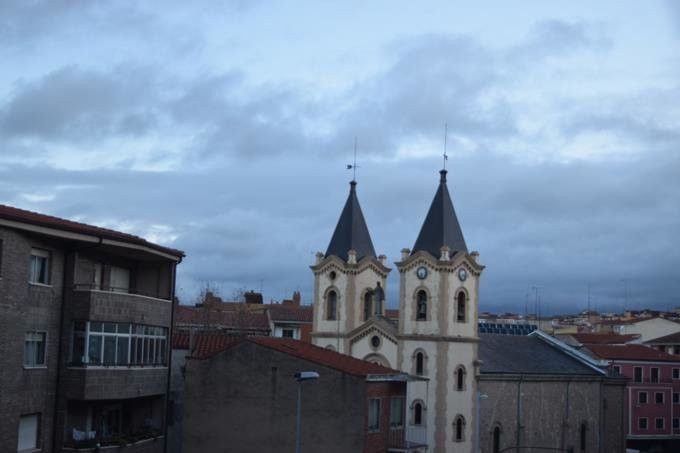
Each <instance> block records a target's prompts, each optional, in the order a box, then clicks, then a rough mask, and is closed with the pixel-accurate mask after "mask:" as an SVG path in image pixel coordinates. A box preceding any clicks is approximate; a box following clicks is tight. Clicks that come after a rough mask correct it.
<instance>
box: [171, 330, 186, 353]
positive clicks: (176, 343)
mask: <svg viewBox="0 0 680 453" xmlns="http://www.w3.org/2000/svg"><path fill="white" fill-rule="evenodd" d="M189 335H190V334H189V332H187V331H179V332H173V333H172V349H189Z"/></svg>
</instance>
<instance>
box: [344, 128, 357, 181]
mask: <svg viewBox="0 0 680 453" xmlns="http://www.w3.org/2000/svg"><path fill="white" fill-rule="evenodd" d="M357 168H359V166H358V165H357V137H356V136H354V162H353V163H351V164H347V170H353V173H354V174H353V175H352V181H353V182H356V181H357Z"/></svg>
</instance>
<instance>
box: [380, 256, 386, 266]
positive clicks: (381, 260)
mask: <svg viewBox="0 0 680 453" xmlns="http://www.w3.org/2000/svg"><path fill="white" fill-rule="evenodd" d="M378 261H380V264H382V265H383V266H384V265H385V262H386V261H387V256H385V255H380V256H379V257H378Z"/></svg>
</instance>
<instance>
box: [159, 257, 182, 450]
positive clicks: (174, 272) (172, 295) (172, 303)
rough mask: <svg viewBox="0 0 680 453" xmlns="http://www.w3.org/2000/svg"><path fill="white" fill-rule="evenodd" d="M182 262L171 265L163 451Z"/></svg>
mask: <svg viewBox="0 0 680 453" xmlns="http://www.w3.org/2000/svg"><path fill="white" fill-rule="evenodd" d="M181 262H182V257H181V256H180V257H179V260H178V261H177V262H176V263H175V264H174V265H173V266H172V286H171V287H170V328H169V329H168V343H167V346H166V353H167V354H168V377H167V381H168V382H167V384H166V387H165V429H164V433H165V442H164V443H163V451H164V452H166V453H167V451H168V424H169V423H168V422H169V420H170V380H171V378H172V333H173V330H174V326H175V284H176V282H177V266H178V265H179V263H181Z"/></svg>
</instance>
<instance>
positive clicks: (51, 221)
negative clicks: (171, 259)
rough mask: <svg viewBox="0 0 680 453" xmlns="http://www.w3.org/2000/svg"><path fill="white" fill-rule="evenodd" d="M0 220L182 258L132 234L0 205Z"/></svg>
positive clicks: (177, 251)
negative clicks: (57, 230)
mask: <svg viewBox="0 0 680 453" xmlns="http://www.w3.org/2000/svg"><path fill="white" fill-rule="evenodd" d="M0 218H2V219H6V220H12V221H15V222H21V223H28V224H31V225H38V226H42V227H48V228H55V229H59V230H64V231H69V232H72V233H80V234H87V235H93V236H99V237H103V238H105V239H110V240H116V241H121V242H127V243H130V244H136V245H143V246H145V247H149V248H151V249H154V250H158V251H160V252H163V253H167V254H169V255H174V256H178V257H180V256H184V252H183V251H181V250H177V249H173V248H169V247H163V246H161V245H158V244H154V243H152V242H149V241H147V240H146V239H143V238H141V237H139V236H134V235H132V234H127V233H121V232H120V231H115V230H110V229H108V228H101V227H97V226H93V225H87V224H85V223H79V222H74V221H72V220H66V219H61V218H59V217H52V216H49V215H45V214H40V213H37V212H33V211H26V210H23V209H18V208H13V207H11V206H6V205H2V204H0Z"/></svg>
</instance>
